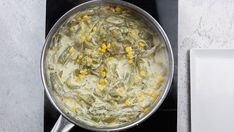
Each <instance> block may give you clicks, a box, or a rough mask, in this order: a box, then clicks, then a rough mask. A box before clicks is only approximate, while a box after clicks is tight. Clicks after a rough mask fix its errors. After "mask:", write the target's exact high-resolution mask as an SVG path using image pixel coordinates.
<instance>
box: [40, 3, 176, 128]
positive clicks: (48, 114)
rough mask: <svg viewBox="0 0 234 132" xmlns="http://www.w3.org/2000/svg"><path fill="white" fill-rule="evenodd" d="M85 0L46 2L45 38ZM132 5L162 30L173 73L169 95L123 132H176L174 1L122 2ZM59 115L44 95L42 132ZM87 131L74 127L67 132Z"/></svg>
mask: <svg viewBox="0 0 234 132" xmlns="http://www.w3.org/2000/svg"><path fill="white" fill-rule="evenodd" d="M86 1H88V0H47V4H46V35H47V34H48V32H49V30H50V29H51V28H52V26H53V25H54V23H55V22H56V21H57V20H58V19H59V18H60V17H61V16H62V15H63V14H64V13H65V12H67V11H68V10H70V9H71V8H73V7H75V6H76V5H78V4H81V3H83V2H86ZM125 1H128V2H130V3H133V4H135V5H137V6H139V7H140V8H142V9H144V10H145V11H147V12H148V13H149V14H151V15H152V16H153V17H154V18H155V19H156V20H157V21H158V22H159V23H160V25H161V26H162V27H163V29H164V30H165V32H166V34H167V35H168V38H169V40H170V42H171V46H172V50H173V54H174V60H175V74H174V79H173V82H172V86H171V89H170V92H169V94H168V96H167V98H166V99H165V101H164V102H163V104H162V105H161V106H160V108H159V109H158V111H156V112H155V113H154V114H153V115H152V116H150V118H148V119H147V120H146V121H144V122H143V123H141V124H140V125H138V126H136V127H134V128H131V129H128V130H127V131H130V132H136V131H149V130H159V131H163V132H176V131H177V65H178V63H177V59H178V57H177V55H178V54H177V53H178V39H177V38H178V37H177V36H178V0H144V1H140V0H125ZM59 115H60V114H59V112H58V111H57V110H56V109H55V108H54V107H53V105H52V104H51V103H50V101H49V99H48V98H47V96H46V94H45V101H44V131H45V132H49V131H50V130H51V129H52V127H53V125H54V124H55V122H56V120H57V119H58V117H59ZM75 131H79V132H87V130H84V129H82V128H80V127H78V126H75V127H74V128H73V129H72V130H71V132H75Z"/></svg>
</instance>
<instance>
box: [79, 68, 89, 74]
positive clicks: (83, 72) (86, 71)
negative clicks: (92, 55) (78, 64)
mask: <svg viewBox="0 0 234 132" xmlns="http://www.w3.org/2000/svg"><path fill="white" fill-rule="evenodd" d="M80 74H81V75H87V74H88V70H87V69H84V70H80Z"/></svg>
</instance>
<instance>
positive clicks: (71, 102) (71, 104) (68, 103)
mask: <svg viewBox="0 0 234 132" xmlns="http://www.w3.org/2000/svg"><path fill="white" fill-rule="evenodd" d="M62 101H63V103H64V104H65V105H66V106H68V108H69V109H70V110H72V111H73V112H75V111H76V110H77V109H78V103H77V102H76V101H75V100H74V99H72V98H63V100H62Z"/></svg>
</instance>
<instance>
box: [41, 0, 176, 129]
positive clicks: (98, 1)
mask: <svg viewBox="0 0 234 132" xmlns="http://www.w3.org/2000/svg"><path fill="white" fill-rule="evenodd" d="M103 4H109V5H119V6H123V7H125V8H129V9H131V10H133V11H134V12H135V13H136V14H138V15H139V16H140V17H141V18H142V19H145V21H147V22H148V23H149V24H150V25H152V28H154V30H155V31H156V32H157V34H158V36H159V37H160V39H161V40H162V42H163V43H165V48H166V51H167V54H168V62H169V68H168V74H167V80H166V83H165V85H164V88H163V90H162V91H161V94H160V97H159V98H158V101H157V102H156V103H155V104H154V105H153V108H152V109H151V110H150V111H149V112H148V113H147V114H145V115H144V116H143V117H141V118H140V119H138V120H136V121H134V122H131V123H128V124H126V125H122V126H119V127H113V128H96V127H92V126H89V125H86V124H84V123H81V122H78V121H77V120H75V119H73V118H72V117H71V116H69V115H68V114H67V113H65V112H64V111H63V110H62V109H61V108H60V107H59V105H58V103H57V102H56V101H55V98H54V97H53V94H52V93H51V87H50V86H49V85H48V82H47V80H46V74H45V58H46V53H47V52H48V49H49V45H50V42H51V39H52V36H53V35H54V34H55V32H56V31H57V30H58V28H59V27H60V26H61V25H62V24H63V23H64V21H66V20H67V19H68V18H69V17H70V16H71V15H73V14H74V13H76V12H78V11H82V10H84V9H86V8H88V7H91V6H98V5H103ZM173 73H174V59H173V53H172V49H171V45H170V42H169V39H168V37H167V35H166V33H165V32H164V30H163V29H162V27H161V26H160V24H159V23H158V22H157V21H156V20H155V19H154V18H153V17H152V16H151V15H149V14H148V13H147V12H146V11H144V10H143V9H141V8H139V7H137V6H136V5H133V4H130V3H128V2H125V1H121V0H94V1H88V2H85V3H83V4H80V5H78V6H76V7H74V8H72V9H71V10H69V11H68V12H67V13H65V14H64V15H63V16H62V17H61V18H60V19H59V20H58V21H57V22H56V23H55V24H54V26H53V27H52V29H51V30H50V32H49V34H48V35H47V37H46V41H45V44H44V47H43V50H42V55H41V76H42V82H43V85H44V88H45V91H46V94H47V96H48V98H49V100H50V101H51V103H52V104H53V106H54V107H55V108H56V109H57V110H58V111H59V112H60V113H61V115H60V117H59V119H58V120H57V122H56V124H55V125H54V127H53V129H52V130H51V131H52V132H57V131H59V132H60V131H69V130H70V129H71V128H72V127H73V126H74V125H77V126H80V127H82V128H84V129H88V130H92V131H120V130H125V129H128V128H131V127H133V126H136V125H138V124H139V123H141V122H143V121H144V120H146V119H147V118H148V117H150V116H151V115H152V114H153V113H154V112H155V111H157V109H158V108H159V107H160V105H161V104H162V103H163V101H164V99H165V98H166V96H167V94H168V92H169V90H170V86H171V82H172V79H173Z"/></svg>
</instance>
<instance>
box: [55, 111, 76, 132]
mask: <svg viewBox="0 0 234 132" xmlns="http://www.w3.org/2000/svg"><path fill="white" fill-rule="evenodd" d="M73 126H74V124H73V123H71V122H69V121H68V120H67V119H66V118H64V117H63V116H62V115H60V116H59V118H58V120H57V121H56V123H55V125H54V127H53V128H52V130H51V132H69V130H71V128H72V127H73Z"/></svg>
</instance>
